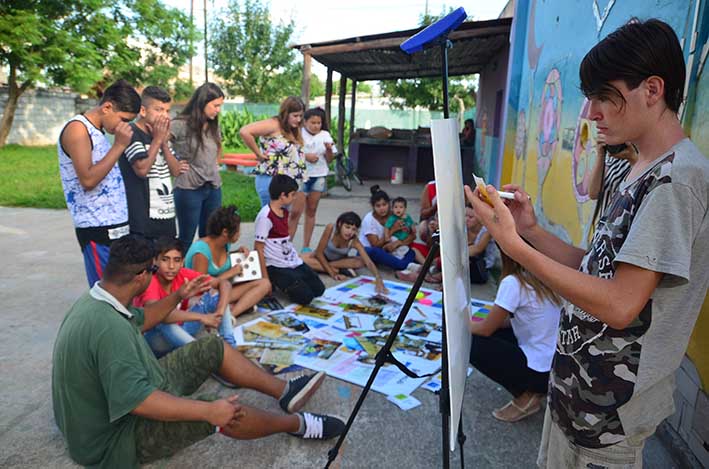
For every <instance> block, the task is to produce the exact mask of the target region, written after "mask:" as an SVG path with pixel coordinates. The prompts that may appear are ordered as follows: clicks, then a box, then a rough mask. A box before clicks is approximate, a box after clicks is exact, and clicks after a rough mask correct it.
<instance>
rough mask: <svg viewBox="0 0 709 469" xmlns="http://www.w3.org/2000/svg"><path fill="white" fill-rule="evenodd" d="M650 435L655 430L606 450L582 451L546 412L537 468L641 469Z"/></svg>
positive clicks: (607, 447) (583, 449)
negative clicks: (644, 450) (644, 449)
mask: <svg viewBox="0 0 709 469" xmlns="http://www.w3.org/2000/svg"><path fill="white" fill-rule="evenodd" d="M653 433H654V429H653V431H651V432H647V433H643V434H640V435H636V436H633V437H630V438H627V439H625V440H623V441H621V442H620V443H616V444H614V445H611V446H606V447H605V448H584V447H582V446H578V445H575V444H573V443H572V442H570V441H569V440H568V438H567V437H566V436H565V435H564V432H562V431H561V429H560V428H559V426H558V425H557V424H555V423H554V421H553V420H552V419H551V414H550V412H549V408H547V410H546V413H545V414H544V429H543V430H542V441H541V443H540V445H539V456H538V458H537V466H539V467H540V468H547V469H558V468H563V469H642V467H643V447H644V446H645V440H646V439H647V438H648V437H649V436H650V435H652V434H653Z"/></svg>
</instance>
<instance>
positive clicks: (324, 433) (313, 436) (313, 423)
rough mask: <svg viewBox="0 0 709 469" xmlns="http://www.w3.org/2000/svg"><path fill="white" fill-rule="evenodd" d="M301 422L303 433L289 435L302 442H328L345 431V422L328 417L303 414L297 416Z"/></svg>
mask: <svg viewBox="0 0 709 469" xmlns="http://www.w3.org/2000/svg"><path fill="white" fill-rule="evenodd" d="M298 416H299V417H300V418H301V419H302V422H303V425H302V427H303V431H302V433H301V432H298V433H291V435H293V436H297V437H300V438H302V439H304V440H329V439H330V438H334V437H336V436H340V434H341V433H342V432H343V431H344V430H345V422H343V421H342V420H340V419H339V418H337V417H332V416H330V415H320V414H311V413H308V412H303V413H302V414H298Z"/></svg>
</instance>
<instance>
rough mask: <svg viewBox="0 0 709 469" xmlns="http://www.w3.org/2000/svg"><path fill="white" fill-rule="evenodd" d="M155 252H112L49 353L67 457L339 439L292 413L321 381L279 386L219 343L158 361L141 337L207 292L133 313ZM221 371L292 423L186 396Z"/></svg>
mask: <svg viewBox="0 0 709 469" xmlns="http://www.w3.org/2000/svg"><path fill="white" fill-rule="evenodd" d="M154 255H155V253H154V249H153V247H152V243H150V242H149V241H147V240H146V239H144V238H142V237H139V236H136V235H129V236H126V237H123V238H121V239H119V240H117V241H116V242H114V243H113V244H112V246H111V251H110V254H109V259H108V263H107V265H106V268H105V271H104V277H103V280H101V281H100V282H99V283H97V284H96V285H95V286H94V287H93V288H92V289H91V290H90V291H89V292H87V293H85V294H84V295H83V296H82V297H81V298H79V300H78V301H77V302H76V303H75V304H74V305H73V306H72V308H71V309H70V310H69V312H68V313H67V315H66V317H65V318H64V321H63V323H62V325H61V327H60V329H59V334H58V336H57V340H56V342H55V345H54V356H53V369H52V398H53V403H54V417H55V419H56V421H57V425H58V426H59V428H60V430H61V431H62V433H63V434H64V437H65V438H66V440H67V445H68V447H69V454H70V455H71V457H72V458H73V459H74V460H75V461H76V462H78V463H80V464H83V465H86V466H94V467H137V466H138V464H139V463H143V462H149V461H153V460H155V459H159V458H162V457H166V456H169V455H172V454H174V453H176V452H177V451H179V450H180V449H182V448H185V447H187V446H189V445H191V444H193V443H195V442H197V441H199V440H201V439H203V438H206V437H207V436H209V435H211V434H212V433H215V432H221V433H223V434H225V435H227V436H229V437H232V438H239V439H250V438H259V437H263V436H267V435H270V434H273V433H277V432H288V433H291V434H293V435H295V436H298V437H301V438H308V439H328V438H332V437H334V436H337V435H339V434H340V433H341V432H342V430H343V429H344V423H343V422H342V421H341V420H339V419H337V418H334V417H329V416H326V415H318V414H309V413H304V412H303V413H300V412H298V411H299V410H300V409H301V408H302V407H303V405H305V403H306V402H307V400H308V399H309V398H310V396H312V394H313V393H314V392H315V391H316V390H317V388H318V387H319V386H320V384H321V383H322V381H323V379H324V376H325V375H324V374H322V373H318V374H315V375H310V376H301V377H299V378H295V379H292V380H290V381H288V382H286V381H282V380H279V379H277V378H275V377H273V376H272V375H269V374H268V373H266V372H265V371H263V370H261V369H260V368H258V367H257V366H256V365H254V364H253V363H251V362H250V361H249V360H248V359H246V358H245V357H244V356H243V355H242V354H241V353H239V352H238V351H236V350H234V349H233V348H231V347H229V346H225V345H224V342H223V341H222V340H221V339H219V338H218V337H217V336H213V335H210V336H207V337H204V338H202V339H199V340H197V341H195V342H192V343H190V344H188V345H186V346H184V347H182V348H180V349H178V350H176V351H175V352H173V353H170V354H168V355H166V356H165V357H163V358H162V359H161V360H159V361H158V360H157V359H156V358H155V355H153V352H152V351H151V350H150V347H148V344H147V342H146V341H145V340H144V339H143V336H142V332H143V331H145V330H148V329H150V328H151V327H153V326H155V325H156V324H159V323H160V321H162V319H163V318H164V317H165V316H167V315H168V314H169V313H170V311H172V310H173V309H174V308H175V307H176V306H177V305H178V304H179V302H180V301H182V300H183V299H185V298H188V297H190V296H193V295H195V294H199V293H201V292H202V291H204V290H205V289H206V288H207V283H206V280H207V277H206V276H202V277H198V278H195V279H194V280H192V281H190V282H187V283H186V284H184V285H183V286H182V287H181V288H180V289H179V290H178V291H176V292H173V293H172V294H170V295H169V296H168V297H166V298H164V299H163V300H161V301H159V302H157V303H153V304H152V305H149V306H147V307H146V308H145V310H143V309H141V308H135V307H132V306H131V304H132V301H133V298H134V297H135V296H137V295H138V294H140V293H142V292H143V291H144V290H145V289H146V287H147V286H148V284H149V283H150V280H151V278H152V275H153V273H154V270H155V266H154V265H153V259H154ZM212 373H218V374H219V375H220V376H223V377H224V378H225V379H227V380H228V381H230V382H232V383H234V384H236V385H237V386H239V387H244V388H252V389H256V390H258V391H261V392H263V393H265V394H268V395H270V396H272V397H274V398H276V399H278V400H279V404H280V406H281V408H282V409H283V410H284V411H286V412H288V413H289V414H288V415H278V414H275V413H270V412H266V411H263V410H260V409H256V408H253V407H249V406H246V405H242V404H241V403H239V401H238V399H237V396H232V397H229V398H226V399H218V398H216V396H199V397H197V398H196V399H190V398H184V397H182V396H186V395H189V394H191V393H193V392H195V391H196V390H197V388H199V386H201V384H202V383H203V382H204V381H205V380H206V379H207V378H208V377H209V376H210V375H211V374H212Z"/></svg>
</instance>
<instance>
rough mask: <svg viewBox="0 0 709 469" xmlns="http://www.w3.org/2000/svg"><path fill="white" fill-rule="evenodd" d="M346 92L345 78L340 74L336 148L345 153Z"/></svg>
mask: <svg viewBox="0 0 709 469" xmlns="http://www.w3.org/2000/svg"><path fill="white" fill-rule="evenodd" d="M346 92H347V77H346V76H344V75H342V74H340V96H339V98H340V99H339V101H338V102H337V146H338V148H339V149H340V151H341V152H343V153H344V152H345V93H346Z"/></svg>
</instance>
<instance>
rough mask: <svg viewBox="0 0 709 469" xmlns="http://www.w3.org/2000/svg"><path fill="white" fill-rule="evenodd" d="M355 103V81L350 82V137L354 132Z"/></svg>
mask: <svg viewBox="0 0 709 469" xmlns="http://www.w3.org/2000/svg"><path fill="white" fill-rule="evenodd" d="M356 102H357V80H352V99H351V100H350V136H351V135H352V133H353V132H354V131H355V103H356Z"/></svg>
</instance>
